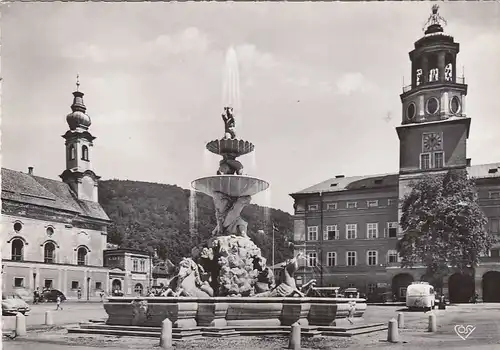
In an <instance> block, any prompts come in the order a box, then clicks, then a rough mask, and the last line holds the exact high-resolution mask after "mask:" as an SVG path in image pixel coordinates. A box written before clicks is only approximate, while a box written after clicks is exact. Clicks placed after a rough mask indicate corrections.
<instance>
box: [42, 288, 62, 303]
mask: <svg viewBox="0 0 500 350" xmlns="http://www.w3.org/2000/svg"><path fill="white" fill-rule="evenodd" d="M57 296H60V297H61V301H65V300H66V297H65V296H64V294H63V292H61V291H59V290H57V289H46V290H44V291H42V293H41V296H40V299H41V301H43V302H48V301H52V302H55V301H56V300H57Z"/></svg>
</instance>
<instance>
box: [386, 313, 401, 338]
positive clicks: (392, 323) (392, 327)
mask: <svg viewBox="0 0 500 350" xmlns="http://www.w3.org/2000/svg"><path fill="white" fill-rule="evenodd" d="M387 341H388V342H389V343H397V342H398V341H399V334H398V324H397V321H396V320H395V319H394V318H392V319H390V320H389V327H388V328H387Z"/></svg>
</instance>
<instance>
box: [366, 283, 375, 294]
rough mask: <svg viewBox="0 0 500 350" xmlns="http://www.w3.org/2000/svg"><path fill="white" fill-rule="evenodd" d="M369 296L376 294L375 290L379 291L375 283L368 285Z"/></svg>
mask: <svg viewBox="0 0 500 350" xmlns="http://www.w3.org/2000/svg"><path fill="white" fill-rule="evenodd" d="M367 289H368V294H373V293H375V290H376V289H377V285H376V284H375V283H368V288H367Z"/></svg>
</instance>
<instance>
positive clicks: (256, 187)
mask: <svg viewBox="0 0 500 350" xmlns="http://www.w3.org/2000/svg"><path fill="white" fill-rule="evenodd" d="M191 187H193V188H194V189H195V190H196V191H199V192H202V193H205V194H208V195H209V196H213V194H214V193H215V192H221V193H224V194H226V195H228V196H231V197H243V196H253V195H256V194H257V193H259V192H262V191H265V190H267V188H268V187H269V183H268V182H267V181H264V180H261V179H257V178H255V177H249V176H243V175H216V176H208V177H203V178H201V179H198V180H194V181H193V182H191Z"/></svg>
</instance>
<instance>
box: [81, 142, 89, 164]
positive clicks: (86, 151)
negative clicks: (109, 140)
mask: <svg viewBox="0 0 500 350" xmlns="http://www.w3.org/2000/svg"><path fill="white" fill-rule="evenodd" d="M82 160H86V161H87V162H88V160H89V149H88V147H87V146H85V145H84V146H82Z"/></svg>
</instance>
